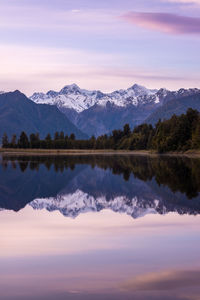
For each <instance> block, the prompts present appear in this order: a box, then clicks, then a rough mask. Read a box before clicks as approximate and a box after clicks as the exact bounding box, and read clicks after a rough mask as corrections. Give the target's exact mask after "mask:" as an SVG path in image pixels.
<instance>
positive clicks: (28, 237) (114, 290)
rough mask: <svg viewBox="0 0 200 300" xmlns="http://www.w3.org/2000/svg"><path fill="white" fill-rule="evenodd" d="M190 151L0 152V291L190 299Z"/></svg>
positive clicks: (9, 298)
mask: <svg viewBox="0 0 200 300" xmlns="http://www.w3.org/2000/svg"><path fill="white" fill-rule="evenodd" d="M199 214H200V159H190V158H183V157H182V158H181V157H167V156H161V157H148V156H144V157H142V156H126V155H124V156H122V155H119V156H111V155H107V156H106V155H105V156H103V155H101V156H96V155H93V156H87V155H84V156H74V155H73V156H66V157H64V156H63V157H62V156H58V157H54V156H50V157H47V156H12V155H10V156H9V155H7V156H2V157H1V162H0V220H1V226H0V266H1V267H0V299H2V300H4V299H5V300H25V299H26V300H27V299H29V300H33V299H34V300H35V299H42V300H47V299H48V300H55V299H57V300H64V299H65V300H66V299H67V300H68V299H69V300H71V299H72V300H77V299H78V300H79V299H84V300H86V299H87V300H90V299H91V300H99V299H103V300H104V299H105V300H107V299H109V300H118V299H120V300H121V299H128V300H129V299H131V300H132V299H136V300H147V299H148V300H158V299H162V300H199V299H200V215H199Z"/></svg>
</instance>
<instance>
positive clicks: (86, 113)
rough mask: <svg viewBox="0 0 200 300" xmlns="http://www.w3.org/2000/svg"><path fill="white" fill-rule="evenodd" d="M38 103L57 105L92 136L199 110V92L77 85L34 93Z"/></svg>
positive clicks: (32, 98) (33, 99) (140, 87)
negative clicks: (104, 90)
mask: <svg viewBox="0 0 200 300" xmlns="http://www.w3.org/2000/svg"><path fill="white" fill-rule="evenodd" d="M30 99H31V100H32V101H34V102H35V103H37V104H41V103H43V104H44V103H45V104H49V105H56V106H57V107H58V109H59V110H60V111H61V112H63V113H64V114H65V115H66V116H67V117H68V118H69V119H70V120H71V121H72V122H73V123H74V125H76V126H77V127H78V128H79V129H81V130H82V131H83V132H85V133H87V134H88V135H89V136H91V135H95V136H99V135H102V134H109V133H111V131H112V130H113V129H119V128H122V127H123V125H124V124H125V123H129V124H130V126H131V128H133V127H134V126H136V125H139V124H141V123H143V122H149V123H152V124H155V123H156V122H157V121H158V120H159V119H162V120H163V119H168V118H170V117H171V116H172V115H173V114H174V113H176V114H177V115H179V114H181V113H185V112H186V110H187V108H189V107H192V108H195V109H197V110H199V111H200V89H196V88H193V89H180V90H178V91H169V90H167V89H163V88H162V89H159V90H156V89H147V88H146V87H143V86H140V85H138V84H134V85H133V86H132V87H130V88H128V89H127V90H122V89H121V90H117V91H114V92H112V93H107V94H106V93H102V92H101V91H96V90H94V91H88V90H85V89H81V88H79V87H78V86H77V85H76V84H72V85H67V86H65V87H64V88H63V89H61V90H60V91H59V92H55V91H52V90H51V91H49V92H47V93H46V94H44V93H34V94H33V95H32V96H31V97H30Z"/></svg>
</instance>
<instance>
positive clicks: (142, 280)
mask: <svg viewBox="0 0 200 300" xmlns="http://www.w3.org/2000/svg"><path fill="white" fill-rule="evenodd" d="M199 276H200V271H199V270H183V271H165V272H157V273H150V274H145V275H142V276H138V277H136V278H133V279H131V280H129V281H127V282H126V283H124V285H123V287H122V289H125V290H132V291H137V290H139V291H141V290H142V291H153V290H154V291H164V290H167V291H170V290H174V289H178V288H183V287H184V288H185V287H191V286H199V283H200V280H199Z"/></svg>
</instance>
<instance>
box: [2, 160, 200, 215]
mask: <svg viewBox="0 0 200 300" xmlns="http://www.w3.org/2000/svg"><path fill="white" fill-rule="evenodd" d="M0 176H1V180H0V207H2V208H5V209H12V210H16V211H17V210H19V209H21V208H23V207H24V206H25V205H26V204H27V203H30V205H31V206H32V207H33V208H35V209H42V208H46V209H47V210H49V211H54V210H59V211H60V212H61V213H62V214H63V215H65V216H70V217H76V216H77V215H79V214H80V213H83V212H88V211H100V210H102V209H111V210H113V211H115V212H121V213H126V214H128V215H131V216H132V217H134V218H136V217H140V216H143V215H145V214H147V213H159V214H164V213H167V212H173V211H174V212H178V213H179V214H187V213H188V214H198V213H200V195H199V191H200V177H199V160H190V159H177V158H166V157H162V158H159V159H158V158H147V157H134V156H132V157H128V156H124V157H122V156H116V157H108V156H107V157H96V156H93V157H87V156H86V157H78V156H77V157H76V156H73V157H67V158H66V157H65V158H62V157H60V158H53V157H51V158H45V157H41V158H39V157H34V158H20V160H19V161H16V158H14V157H10V158H8V159H4V160H3V163H2V165H1V167H0Z"/></svg>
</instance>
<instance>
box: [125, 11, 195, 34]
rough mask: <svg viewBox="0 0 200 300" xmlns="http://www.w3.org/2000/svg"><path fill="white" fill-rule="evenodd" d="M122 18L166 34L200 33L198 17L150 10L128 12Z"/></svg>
mask: <svg viewBox="0 0 200 300" xmlns="http://www.w3.org/2000/svg"><path fill="white" fill-rule="evenodd" d="M122 18H123V19H124V20H126V21H128V22H130V23H132V24H135V25H138V26H141V27H144V28H147V29H151V30H157V31H161V32H164V33H168V34H198V35H199V34H200V18H195V17H188V16H181V15H176V14H171V13H152V12H129V13H127V14H125V15H124V16H122Z"/></svg>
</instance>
